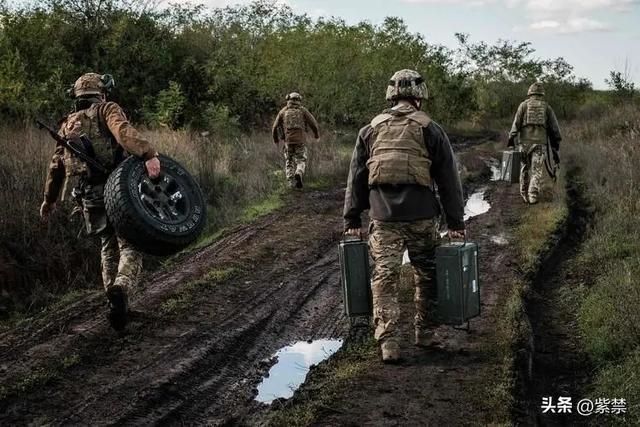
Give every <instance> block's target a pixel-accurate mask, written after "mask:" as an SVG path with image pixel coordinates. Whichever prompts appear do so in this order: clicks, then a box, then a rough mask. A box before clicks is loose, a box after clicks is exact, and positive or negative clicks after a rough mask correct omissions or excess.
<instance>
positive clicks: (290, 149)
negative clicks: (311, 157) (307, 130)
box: [284, 144, 307, 184]
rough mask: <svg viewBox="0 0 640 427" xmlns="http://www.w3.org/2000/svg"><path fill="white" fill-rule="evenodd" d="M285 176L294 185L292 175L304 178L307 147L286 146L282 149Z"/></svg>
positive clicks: (297, 145) (301, 145)
mask: <svg viewBox="0 0 640 427" xmlns="http://www.w3.org/2000/svg"><path fill="white" fill-rule="evenodd" d="M284 159H285V175H286V177H287V181H289V184H294V183H295V181H294V175H295V174H299V175H300V176H304V172H305V170H306V168H307V147H306V146H305V145H304V144H287V145H286V146H285V149H284Z"/></svg>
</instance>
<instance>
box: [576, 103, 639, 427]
mask: <svg viewBox="0 0 640 427" xmlns="http://www.w3.org/2000/svg"><path fill="white" fill-rule="evenodd" d="M567 139H569V140H570V141H572V143H571V144H567V151H568V152H569V153H570V160H571V162H572V163H573V164H574V165H576V166H577V167H579V168H580V176H579V179H580V184H581V188H582V189H583V191H584V196H585V197H586V198H587V199H588V200H589V203H590V205H591V206H592V209H593V210H594V211H593V212H592V215H593V220H592V226H591V228H590V230H589V231H588V234H587V238H586V241H585V243H584V245H583V249H582V251H581V253H580V254H579V256H578V257H577V259H576V260H575V262H574V265H573V270H574V274H575V275H576V276H577V277H579V278H580V281H581V286H580V288H579V291H580V295H579V296H578V299H579V301H580V305H579V310H578V319H577V320H578V326H579V331H577V332H579V333H580V335H581V337H582V340H583V342H584V347H585V349H586V351H587V353H588V354H589V356H590V357H591V359H592V360H593V362H594V364H595V366H596V373H595V379H594V384H593V387H592V390H591V395H592V397H593V398H610V399H613V398H624V399H626V400H627V404H628V407H627V414H628V415H627V420H628V422H629V423H630V424H632V425H636V424H638V423H640V381H638V378H639V377H640V363H639V361H640V356H639V355H640V328H639V327H638V325H639V324H640V312H639V311H638V309H637V307H638V305H639V304H640V287H639V286H638V285H639V284H640V282H639V280H638V277H640V244H639V243H638V242H639V239H640V188H639V186H638V182H639V180H640V172H639V171H638V165H639V164H640V145H639V143H640V107H639V106H638V105H633V104H632V103H629V102H626V103H623V104H620V105H619V106H617V108H615V109H613V110H612V111H610V112H609V113H607V114H605V115H602V116H601V117H597V118H594V119H593V120H590V121H584V122H580V123H575V124H574V125H572V126H571V127H570V128H569V129H568V132H567ZM602 421H603V422H607V420H606V417H605V418H603V420H602Z"/></svg>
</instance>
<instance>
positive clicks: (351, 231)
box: [344, 228, 362, 239]
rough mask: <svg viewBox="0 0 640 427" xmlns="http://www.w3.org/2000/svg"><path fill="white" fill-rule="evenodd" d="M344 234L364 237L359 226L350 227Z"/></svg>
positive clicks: (359, 237)
mask: <svg viewBox="0 0 640 427" xmlns="http://www.w3.org/2000/svg"><path fill="white" fill-rule="evenodd" d="M344 235H345V236H353V237H357V238H358V239H362V231H361V230H360V229H359V228H348V229H347V230H346V231H345V232H344Z"/></svg>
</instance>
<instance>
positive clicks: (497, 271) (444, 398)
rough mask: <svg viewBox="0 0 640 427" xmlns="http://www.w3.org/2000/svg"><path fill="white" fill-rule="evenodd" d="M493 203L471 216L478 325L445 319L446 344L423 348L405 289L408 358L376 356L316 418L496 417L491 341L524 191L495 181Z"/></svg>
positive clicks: (464, 420)
mask: <svg viewBox="0 0 640 427" xmlns="http://www.w3.org/2000/svg"><path fill="white" fill-rule="evenodd" d="M485 198H486V200H488V201H489V202H490V204H491V209H490V210H489V212H487V213H486V214H482V215H479V216H477V217H474V218H472V219H470V220H469V221H468V222H467V229H468V233H469V239H470V240H471V241H474V242H476V243H478V246H479V255H478V256H479V259H480V260H481V263H480V267H481V268H480V292H481V295H482V306H481V310H482V315H481V317H479V318H477V319H474V320H472V321H471V323H470V330H469V331H468V332H467V331H464V330H457V329H454V328H452V327H448V326H442V327H439V328H438V329H437V334H438V336H439V340H440V342H441V346H438V347H434V348H431V349H420V348H417V347H414V346H413V345H412V342H413V341H412V339H413V335H412V334H413V317H412V313H413V302H412V299H411V289H404V290H403V292H402V299H401V304H402V309H403V310H402V319H401V323H400V326H399V327H400V329H401V330H402V331H403V336H402V338H403V340H402V343H401V355H402V357H403V361H402V363H400V364H399V365H383V364H382V363H380V362H378V361H376V362H374V363H373V364H371V365H369V366H368V367H367V369H366V373H364V374H362V375H358V376H357V377H356V378H355V379H353V380H351V381H349V384H348V386H347V387H344V388H342V389H341V390H340V391H339V392H338V396H337V397H335V398H333V399H331V405H330V406H331V407H330V409H327V410H326V411H323V412H322V413H321V414H319V415H318V416H317V417H316V420H315V421H314V423H313V424H314V425H318V426H334V425H354V426H355V425H385V426H386V425H389V426H404V425H465V424H471V423H475V424H477V423H482V422H483V421H485V420H487V419H490V416H489V414H486V413H484V411H485V402H484V399H485V398H487V396H488V395H489V394H490V393H489V392H488V390H487V389H486V387H487V383H485V379H486V378H489V377H490V376H491V375H493V374H495V373H496V369H498V367H497V366H495V365H493V364H492V363H494V362H495V359H493V358H487V357H486V355H487V352H488V351H490V349H488V348H487V343H488V342H491V341H492V334H494V333H495V328H496V321H497V320H496V309H497V304H498V301H499V300H500V295H501V294H503V293H504V292H505V291H506V290H507V288H508V287H509V286H510V285H511V283H512V282H513V279H514V275H515V274H517V273H516V272H515V270H516V269H515V268H514V261H515V260H514V259H513V258H512V254H513V250H512V249H511V248H510V244H509V241H510V235H509V229H510V228H511V227H513V226H514V225H515V224H516V223H517V216H518V211H519V209H521V208H523V207H524V206H522V205H521V204H520V203H519V200H520V196H519V194H517V193H516V191H515V188H514V187H508V186H507V185H506V184H503V183H497V182H493V183H491V184H488V190H487V192H486V194H485Z"/></svg>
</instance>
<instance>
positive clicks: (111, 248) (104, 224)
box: [82, 184, 142, 292]
mask: <svg viewBox="0 0 640 427" xmlns="http://www.w3.org/2000/svg"><path fill="white" fill-rule="evenodd" d="M103 194H104V184H96V185H86V186H85V187H84V196H83V199H82V204H83V209H84V219H85V226H86V229H87V234H88V235H90V236H98V237H100V244H101V251H100V256H101V265H102V283H103V285H104V288H105V290H107V289H109V288H110V287H111V286H114V285H118V286H121V287H122V288H123V289H124V291H125V292H127V291H128V290H129V289H130V288H132V287H134V286H135V284H136V281H137V279H138V276H139V275H140V272H141V271H142V253H140V252H139V251H138V250H137V249H136V248H134V247H133V246H132V245H131V243H129V242H127V241H126V240H124V239H123V238H121V237H118V236H117V235H116V232H115V230H114V229H113V228H112V227H111V224H109V221H108V219H107V212H106V210H105V207H104V196H103Z"/></svg>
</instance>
